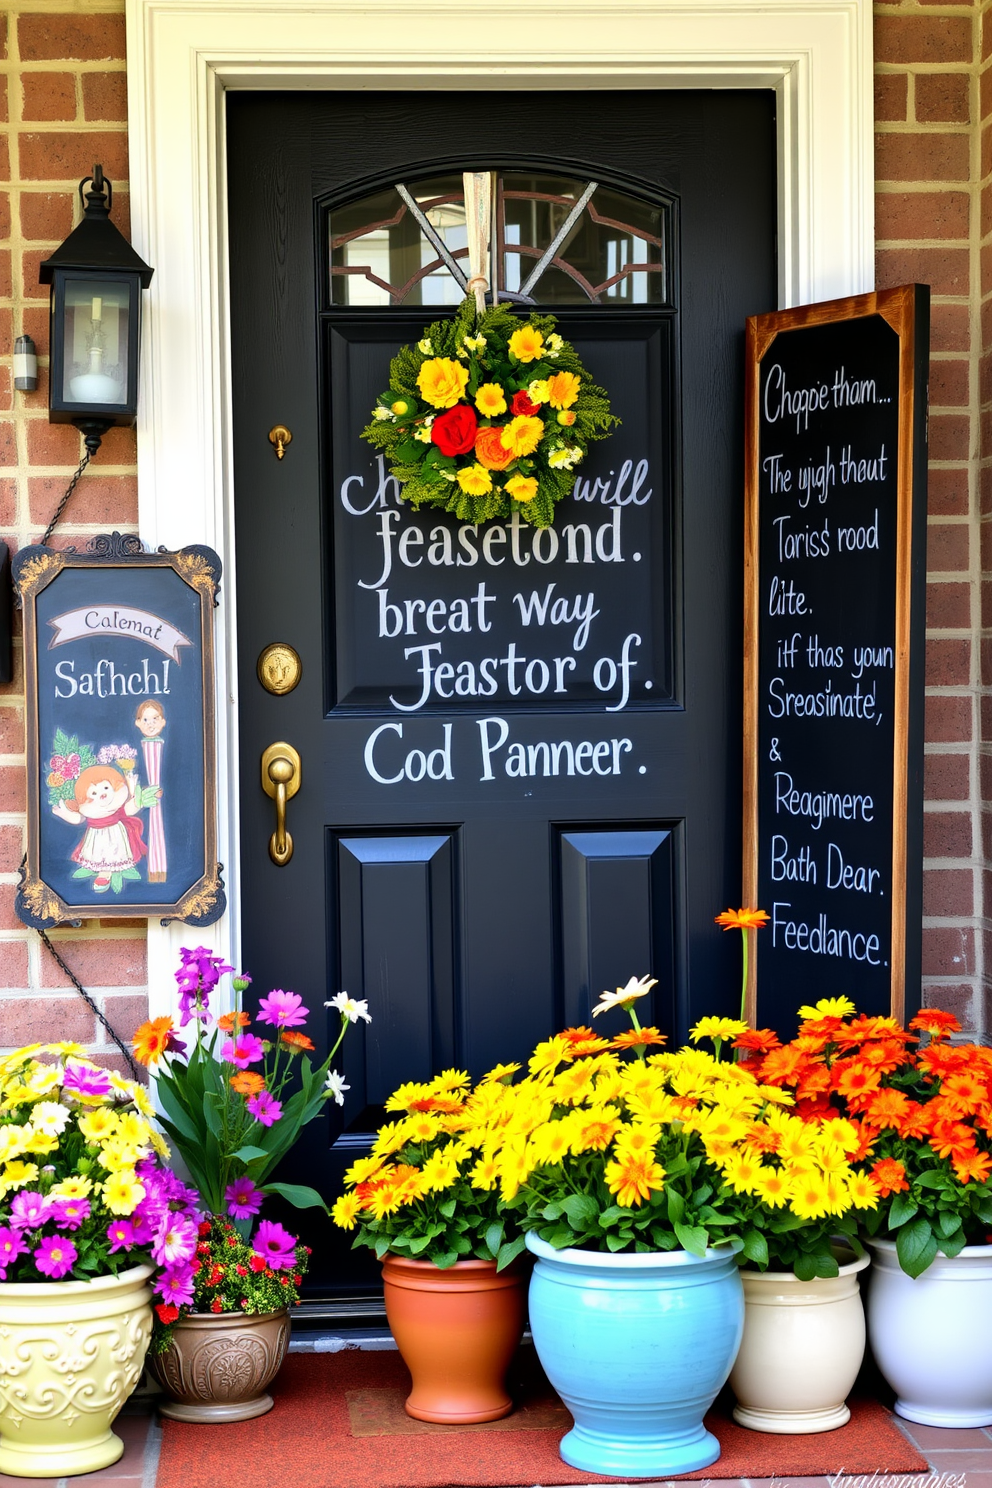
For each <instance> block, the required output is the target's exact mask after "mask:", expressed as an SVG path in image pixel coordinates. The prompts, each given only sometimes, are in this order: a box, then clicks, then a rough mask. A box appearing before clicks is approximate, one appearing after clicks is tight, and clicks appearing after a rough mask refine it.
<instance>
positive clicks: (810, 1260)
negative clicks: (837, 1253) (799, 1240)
mask: <svg viewBox="0 0 992 1488" xmlns="http://www.w3.org/2000/svg"><path fill="white" fill-rule="evenodd" d="M793 1270H794V1271H795V1273H796V1275H797V1276H798V1278H799V1280H800V1281H812V1280H813V1278H814V1276H815V1275H816V1259H815V1257H814V1256H810V1255H801V1256H799V1258H798V1259H797V1261H796V1264H795V1266H794V1267H793Z"/></svg>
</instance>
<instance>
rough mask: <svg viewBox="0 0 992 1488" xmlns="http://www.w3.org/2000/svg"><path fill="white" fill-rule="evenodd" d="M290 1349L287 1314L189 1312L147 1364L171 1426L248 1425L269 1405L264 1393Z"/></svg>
mask: <svg viewBox="0 0 992 1488" xmlns="http://www.w3.org/2000/svg"><path fill="white" fill-rule="evenodd" d="M288 1347H289V1313H288V1310H287V1309H286V1308H285V1307H284V1308H281V1309H280V1311H278V1312H263V1313H259V1314H258V1315H254V1316H253V1315H252V1314H251V1313H247V1312H218V1313H212V1312H191V1313H190V1314H189V1315H188V1316H187V1317H184V1318H183V1319H182V1320H181V1321H180V1322H179V1323H177V1324H176V1330H175V1332H174V1333H173V1335H172V1343H171V1345H170V1346H169V1348H168V1349H167V1350H166V1352H165V1353H164V1354H159V1355H157V1356H156V1357H155V1358H152V1357H151V1356H149V1359H148V1365H149V1368H150V1370H151V1372H152V1374H153V1375H154V1376H155V1378H156V1379H157V1380H158V1382H159V1384H160V1385H161V1386H162V1389H163V1390H164V1391H165V1392H166V1394H167V1395H168V1397H169V1398H168V1400H165V1401H163V1402H162V1403H161V1404H160V1405H159V1410H160V1411H161V1412H162V1414H163V1416H171V1418H172V1419H173V1420H174V1421H205V1422H209V1423H211V1424H213V1425H216V1424H217V1423H218V1422H223V1421H250V1420H251V1418H252V1416H264V1415H265V1412H266V1411H270V1410H271V1409H272V1407H273V1405H274V1403H275V1402H274V1401H273V1399H272V1396H271V1395H269V1394H268V1393H267V1391H268V1387H269V1385H270V1384H271V1383H272V1381H273V1380H274V1379H275V1377H276V1375H277V1374H278V1373H279V1366H280V1365H281V1364H282V1361H283V1359H284V1358H285V1357H286V1350H287V1349H288Z"/></svg>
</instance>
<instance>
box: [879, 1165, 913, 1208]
mask: <svg viewBox="0 0 992 1488" xmlns="http://www.w3.org/2000/svg"><path fill="white" fill-rule="evenodd" d="M871 1172H872V1177H873V1178H874V1179H875V1182H876V1183H877V1184H878V1186H879V1189H880V1191H881V1195H882V1198H883V1199H886V1198H888V1196H889V1194H894V1193H906V1192H907V1190H908V1189H909V1184H908V1183H907V1182H906V1169H905V1168H904V1167H903V1165H902V1163H901V1162H896V1160H895V1158H894V1157H883V1158H882V1159H881V1160H880V1161H879V1162H877V1163H876V1164H875V1166H874V1167H873V1168H872V1170H871Z"/></svg>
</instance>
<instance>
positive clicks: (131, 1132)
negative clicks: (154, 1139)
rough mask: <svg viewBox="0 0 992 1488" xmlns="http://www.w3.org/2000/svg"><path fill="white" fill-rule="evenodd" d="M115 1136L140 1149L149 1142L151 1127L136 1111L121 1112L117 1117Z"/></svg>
mask: <svg viewBox="0 0 992 1488" xmlns="http://www.w3.org/2000/svg"><path fill="white" fill-rule="evenodd" d="M117 1136H119V1137H120V1138H121V1140H122V1141H124V1142H133V1143H134V1144H135V1145H136V1146H138V1147H141V1146H143V1145H147V1143H149V1142H150V1141H151V1136H152V1133H151V1127H150V1126H149V1125H148V1122H147V1121H145V1120H144V1119H143V1118H142V1117H141V1116H139V1115H138V1113H137V1112H136V1111H122V1112H121V1113H120V1115H119V1117H118V1126H117Z"/></svg>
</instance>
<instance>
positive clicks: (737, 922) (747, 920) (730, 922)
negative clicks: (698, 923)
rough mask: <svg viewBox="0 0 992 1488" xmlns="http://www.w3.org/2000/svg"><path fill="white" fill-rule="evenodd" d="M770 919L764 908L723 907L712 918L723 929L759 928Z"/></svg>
mask: <svg viewBox="0 0 992 1488" xmlns="http://www.w3.org/2000/svg"><path fill="white" fill-rule="evenodd" d="M770 919H771V915H769V913H768V911H767V910H766V909H725V910H723V911H722V912H721V913H720V914H718V915H717V916H716V917H715V919H714V924H716V925H722V926H723V928H724V930H760V929H761V927H762V925H767V924H768V921H769V920H770Z"/></svg>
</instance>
